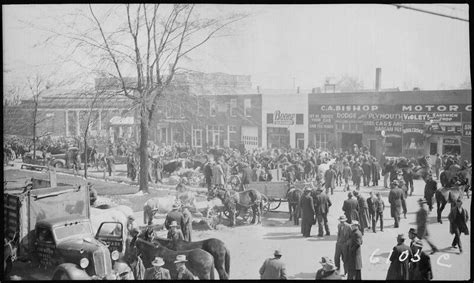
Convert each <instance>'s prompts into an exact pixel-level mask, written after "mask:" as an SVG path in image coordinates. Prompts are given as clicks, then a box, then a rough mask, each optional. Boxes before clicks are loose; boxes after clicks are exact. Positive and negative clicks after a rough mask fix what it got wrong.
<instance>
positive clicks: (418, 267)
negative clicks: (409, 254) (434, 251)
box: [409, 251, 433, 280]
mask: <svg viewBox="0 0 474 283" xmlns="http://www.w3.org/2000/svg"><path fill="white" fill-rule="evenodd" d="M418 256H419V257H420V259H419V260H418V261H416V262H415V261H413V262H411V263H410V272H409V273H410V275H409V276H410V280H432V279H433V270H432V269H431V259H430V256H429V255H427V254H426V253H425V252H423V251H420V253H419V254H418ZM415 258H416V257H415Z"/></svg>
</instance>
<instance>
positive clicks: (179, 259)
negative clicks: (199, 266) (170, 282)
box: [174, 255, 199, 280]
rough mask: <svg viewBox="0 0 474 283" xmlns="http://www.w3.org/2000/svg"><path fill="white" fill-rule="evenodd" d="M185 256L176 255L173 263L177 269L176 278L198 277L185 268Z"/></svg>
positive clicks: (190, 278)
mask: <svg viewBox="0 0 474 283" xmlns="http://www.w3.org/2000/svg"><path fill="white" fill-rule="evenodd" d="M186 262H188V261H187V259H186V256H185V255H177V256H176V260H175V261H174V264H175V265H176V270H177V271H178V280H196V279H199V278H197V277H196V276H194V274H193V273H192V272H191V271H189V269H187V268H186Z"/></svg>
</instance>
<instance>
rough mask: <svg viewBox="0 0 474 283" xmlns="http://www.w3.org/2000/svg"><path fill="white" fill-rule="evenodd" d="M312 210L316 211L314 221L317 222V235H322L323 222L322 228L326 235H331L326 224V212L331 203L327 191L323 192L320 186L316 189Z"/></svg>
mask: <svg viewBox="0 0 474 283" xmlns="http://www.w3.org/2000/svg"><path fill="white" fill-rule="evenodd" d="M313 201H314V206H315V207H314V211H315V212H316V221H317V222H318V237H322V236H323V223H324V229H325V230H326V236H329V235H331V234H330V233H329V225H328V212H329V207H330V206H331V205H332V203H331V200H330V199H329V196H328V195H327V193H324V192H323V189H322V188H321V187H319V188H317V189H316V195H315V197H314V200H313Z"/></svg>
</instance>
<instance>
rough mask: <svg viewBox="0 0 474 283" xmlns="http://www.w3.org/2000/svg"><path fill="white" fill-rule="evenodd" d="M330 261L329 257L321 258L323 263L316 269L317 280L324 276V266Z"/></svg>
mask: <svg viewBox="0 0 474 283" xmlns="http://www.w3.org/2000/svg"><path fill="white" fill-rule="evenodd" d="M329 261H330V259H329V257H326V256H323V257H322V258H321V261H320V262H319V263H320V264H321V268H320V269H318V271H316V278H315V279H316V280H320V279H322V278H323V276H324V266H325V265H326V264H327V263H328V262H329Z"/></svg>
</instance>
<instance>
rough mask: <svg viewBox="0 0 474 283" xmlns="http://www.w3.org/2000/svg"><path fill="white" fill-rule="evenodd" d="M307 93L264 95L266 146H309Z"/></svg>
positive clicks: (264, 136)
mask: <svg viewBox="0 0 474 283" xmlns="http://www.w3.org/2000/svg"><path fill="white" fill-rule="evenodd" d="M307 102H308V99H307V95H305V94H289V95H262V121H263V123H262V145H263V146H264V147H266V148H281V147H283V148H288V147H291V148H299V149H305V148H306V147H307V146H308V126H307V123H308V122H307V114H306V113H305V112H306V111H305V110H306V109H308V108H307V107H308V106H307Z"/></svg>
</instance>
